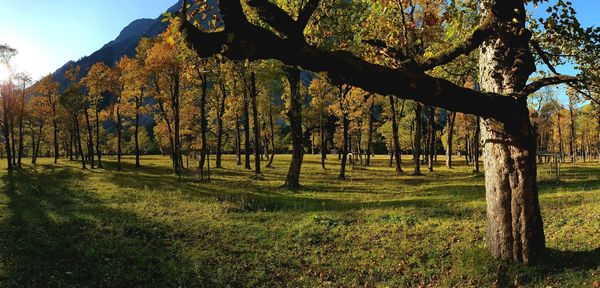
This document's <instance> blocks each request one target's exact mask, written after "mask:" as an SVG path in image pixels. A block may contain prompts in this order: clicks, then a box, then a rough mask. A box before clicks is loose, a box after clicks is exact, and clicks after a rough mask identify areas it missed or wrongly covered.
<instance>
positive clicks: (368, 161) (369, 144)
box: [367, 99, 375, 166]
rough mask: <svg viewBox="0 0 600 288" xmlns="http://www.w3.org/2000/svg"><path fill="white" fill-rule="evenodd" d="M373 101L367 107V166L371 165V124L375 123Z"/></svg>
mask: <svg viewBox="0 0 600 288" xmlns="http://www.w3.org/2000/svg"><path fill="white" fill-rule="evenodd" d="M374 111H375V100H374V99H371V105H369V123H368V128H367V129H369V131H368V135H367V166H370V165H371V154H372V153H373V122H374V121H375V119H374V118H375V115H373V113H374Z"/></svg>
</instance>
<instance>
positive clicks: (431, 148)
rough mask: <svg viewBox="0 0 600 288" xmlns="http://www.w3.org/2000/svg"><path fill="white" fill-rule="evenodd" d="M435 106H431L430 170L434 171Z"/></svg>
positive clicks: (435, 152)
mask: <svg viewBox="0 0 600 288" xmlns="http://www.w3.org/2000/svg"><path fill="white" fill-rule="evenodd" d="M435 154H437V151H436V149H435V107H433V106H431V107H430V108H429V172H433V161H435V157H434V156H435Z"/></svg>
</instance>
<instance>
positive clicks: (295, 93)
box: [284, 66, 304, 189]
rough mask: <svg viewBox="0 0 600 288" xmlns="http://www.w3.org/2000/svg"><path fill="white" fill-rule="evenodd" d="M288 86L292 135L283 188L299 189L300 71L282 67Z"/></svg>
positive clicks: (300, 135) (301, 154) (301, 134)
mask: <svg viewBox="0 0 600 288" xmlns="http://www.w3.org/2000/svg"><path fill="white" fill-rule="evenodd" d="M284 71H285V73H286V77H287V80H288V82H289V85H290V106H289V110H288V111H287V113H286V114H287V116H288V118H289V120H290V128H291V132H290V133H291V135H292V161H291V162H290V168H289V169H288V174H287V178H286V180H285V186H286V187H288V188H291V189H297V188H299V187H300V171H301V168H302V160H303V158H304V147H303V145H304V143H303V142H304V139H303V136H304V134H303V132H302V97H301V95H300V70H299V69H298V68H295V67H287V66H286V67H284Z"/></svg>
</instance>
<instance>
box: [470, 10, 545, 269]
mask: <svg viewBox="0 0 600 288" xmlns="http://www.w3.org/2000/svg"><path fill="white" fill-rule="evenodd" d="M482 11H483V14H484V16H485V15H486V14H488V13H492V11H494V13H495V14H496V15H497V16H498V17H501V18H500V19H501V20H499V21H500V22H499V26H500V27H499V31H503V32H502V33H503V34H502V35H500V36H497V37H494V38H495V39H491V40H489V41H484V43H483V45H482V48H481V54H480V59H479V67H480V68H479V69H480V73H479V74H480V79H481V88H482V89H483V90H484V91H489V92H496V93H505V94H511V93H514V92H518V91H520V90H522V89H523V87H525V83H526V81H527V79H528V78H529V75H530V74H531V73H532V72H533V71H534V70H535V64H534V60H533V57H532V55H531V51H530V50H529V46H528V41H529V38H530V37H531V34H530V33H529V34H528V33H526V32H527V30H526V29H525V24H524V23H525V19H526V15H525V7H524V4H523V1H517V0H510V1H502V3H501V2H500V1H491V0H486V1H483V3H482ZM518 35H521V36H520V37H519V36H518ZM522 35H525V36H522ZM527 35H529V36H527ZM524 38H525V39H524ZM518 101H519V105H518V110H516V111H513V112H514V113H515V114H516V116H517V117H515V118H513V119H512V120H505V121H498V120H494V119H491V118H487V117H483V119H482V120H481V124H480V125H481V137H482V139H483V143H484V149H483V150H484V166H485V172H486V173H485V186H486V200H487V223H488V227H487V237H486V240H487V248H488V249H489V250H490V251H491V252H492V254H493V255H494V256H496V257H498V258H502V259H506V260H512V261H517V262H523V263H533V262H535V261H537V260H538V259H539V256H540V255H541V254H542V252H543V251H544V247H545V240H544V229H543V223H542V217H541V213H540V206H539V202H538V191H537V184H536V178H537V175H536V161H535V157H536V146H535V135H534V131H533V127H532V125H531V123H530V121H529V110H528V108H527V101H526V99H525V98H519V99H518Z"/></svg>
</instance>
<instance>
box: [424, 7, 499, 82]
mask: <svg viewBox="0 0 600 288" xmlns="http://www.w3.org/2000/svg"><path fill="white" fill-rule="evenodd" d="M494 23H495V17H494V16H493V14H492V13H490V14H489V16H487V18H486V19H485V21H483V22H482V23H481V24H480V25H479V26H477V28H475V30H474V31H473V33H471V35H470V36H469V37H468V38H467V39H465V41H463V42H462V43H460V44H458V45H456V46H454V47H453V48H450V49H448V50H446V51H443V52H441V53H439V54H437V55H435V56H433V57H431V58H429V59H426V60H425V61H423V62H422V63H420V65H419V66H420V69H421V70H423V71H427V70H431V69H433V68H435V67H437V66H440V65H444V64H448V63H450V62H452V60H454V59H456V58H457V57H458V56H460V55H463V54H465V55H466V54H469V53H470V52H471V51H473V50H475V49H476V48H477V47H479V45H481V43H483V41H485V40H486V39H487V38H489V37H490V36H491V35H493V32H494V27H495V25H494Z"/></svg>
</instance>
